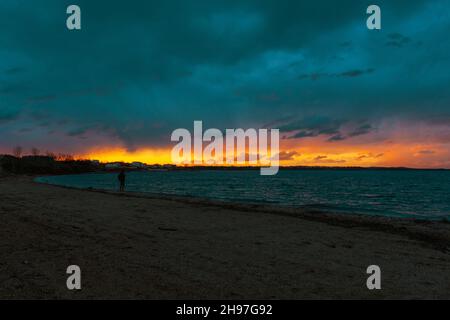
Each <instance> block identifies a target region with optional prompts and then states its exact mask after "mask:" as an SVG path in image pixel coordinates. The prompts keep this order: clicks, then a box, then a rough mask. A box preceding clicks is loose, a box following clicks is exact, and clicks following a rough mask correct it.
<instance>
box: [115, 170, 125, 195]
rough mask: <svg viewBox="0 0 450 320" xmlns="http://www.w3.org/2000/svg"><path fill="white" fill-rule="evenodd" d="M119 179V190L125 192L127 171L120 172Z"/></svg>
mask: <svg viewBox="0 0 450 320" xmlns="http://www.w3.org/2000/svg"><path fill="white" fill-rule="evenodd" d="M117 178H118V179H119V183H120V188H119V190H120V192H124V191H125V170H123V169H122V171H120V173H119V175H118V176H117Z"/></svg>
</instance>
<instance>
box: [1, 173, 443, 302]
mask: <svg viewBox="0 0 450 320" xmlns="http://www.w3.org/2000/svg"><path fill="white" fill-rule="evenodd" d="M0 197H1V198H0V221H1V223H0V253H1V254H0V298H1V299H30V298H37V299H56V298H57V299H115V298H119V299H130V298H138V299H223V298H224V299H302V298H307V299H321V298H322V299H323V298H327V299H330V298H338V299H342V298H354V299H355V298H356V299H358V298H362V299H372V298H373V299H379V298H383V299H385V298H395V299H406V298H417V299H425V298H431V299H432V298H447V299H448V298H450V224H448V223H443V222H420V221H410V220H398V219H387V218H375V217H363V216H346V215H333V214H319V213H313V212H297V211H294V210H281V209H274V208H268V207H256V206H250V205H249V206H238V205H222V204H215V203H208V202H199V201H195V200H190V201H187V200H182V201H181V200H170V199H157V198H147V197H143V196H141V195H133V194H122V195H121V194H115V193H107V192H98V191H88V190H73V189H67V188H62V187H56V186H50V185H43V184H37V183H35V182H33V181H32V179H31V178H29V177H11V176H10V177H0ZM73 264H75V265H79V266H80V267H81V270H82V290H79V291H69V290H68V289H67V288H66V277H67V275H66V268H67V266H69V265H73ZM372 264H376V265H379V266H380V267H381V270H382V283H381V285H382V289H381V290H372V291H370V290H368V289H367V288H366V279H367V277H368V275H367V274H366V268H367V266H369V265H372Z"/></svg>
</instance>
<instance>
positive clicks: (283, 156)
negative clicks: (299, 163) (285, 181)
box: [278, 151, 300, 161]
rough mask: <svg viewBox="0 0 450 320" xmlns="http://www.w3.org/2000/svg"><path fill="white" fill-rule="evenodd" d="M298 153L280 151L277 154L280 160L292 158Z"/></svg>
mask: <svg viewBox="0 0 450 320" xmlns="http://www.w3.org/2000/svg"><path fill="white" fill-rule="evenodd" d="M299 155H300V154H299V153H298V152H297V151H281V152H280V153H279V155H278V159H279V160H280V161H287V160H294V158H295V156H299Z"/></svg>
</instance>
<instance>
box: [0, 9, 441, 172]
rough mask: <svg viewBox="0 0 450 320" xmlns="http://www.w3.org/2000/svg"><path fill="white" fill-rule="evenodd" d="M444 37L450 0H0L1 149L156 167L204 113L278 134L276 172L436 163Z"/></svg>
mask: <svg viewBox="0 0 450 320" xmlns="http://www.w3.org/2000/svg"><path fill="white" fill-rule="evenodd" d="M71 4H77V5H78V6H80V8H81V16H82V29H81V30H79V31H70V30H68V29H67V28H66V19H67V16H68V15H67V14H66V8H67V7H68V6H69V5H71ZM371 4H377V5H378V6H379V7H380V8H381V18H382V22H381V23H382V29H381V30H368V29H367V27H366V19H367V17H368V15H367V14H366V8H367V7H368V6H369V5H371ZM449 39H450V3H449V2H448V0H426V1H425V0H423V1H422V0H409V1H406V0H396V1H391V0H390V1H387V0H383V1H381V0H378V1H375V2H372V1H371V2H366V1H360V0H358V1H357V0H355V1H348V0H341V1H331V0H316V1H284V0H277V1H267V0H266V1H265V0H243V1H229V0H228V1H216V0H208V1H201V0H198V1H170V0H169V1H149V0H146V1H138V0H129V1H116V0H110V1H92V0H89V1H88V0H71V1H65V0H42V1H30V0H28V1H25V0H2V1H1V2H0V153H11V151H12V150H13V148H14V147H16V146H21V147H22V148H23V149H24V152H25V153H27V152H29V150H31V148H33V147H35V148H38V149H39V150H40V151H41V152H42V153H44V152H45V151H51V152H54V153H70V154H73V155H75V156H76V157H82V158H91V159H99V160H102V161H119V160H124V161H135V160H136V161H142V162H146V163H170V150H171V148H172V147H173V146H174V143H173V142H171V141H170V135H171V133H172V132H173V130H175V129H177V128H187V129H189V130H193V122H194V120H202V121H203V126H204V128H218V129H221V130H225V129H227V128H244V129H246V128H278V129H280V136H281V141H280V145H281V152H280V159H281V164H282V165H321V166H322V165H324V166H408V167H420V168H450V90H449V87H450V72H449V70H450V54H449V52H450V40H449Z"/></svg>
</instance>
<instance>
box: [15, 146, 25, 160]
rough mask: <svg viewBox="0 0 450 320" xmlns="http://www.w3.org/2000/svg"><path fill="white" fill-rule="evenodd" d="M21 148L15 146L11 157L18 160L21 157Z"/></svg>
mask: <svg viewBox="0 0 450 320" xmlns="http://www.w3.org/2000/svg"><path fill="white" fill-rule="evenodd" d="M22 151H23V149H22V147H21V146H17V147H15V148H14V149H13V156H15V157H16V158H20V157H21V156H22Z"/></svg>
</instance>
